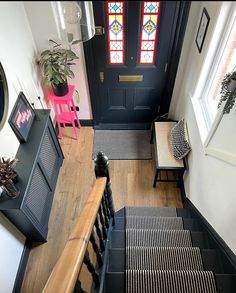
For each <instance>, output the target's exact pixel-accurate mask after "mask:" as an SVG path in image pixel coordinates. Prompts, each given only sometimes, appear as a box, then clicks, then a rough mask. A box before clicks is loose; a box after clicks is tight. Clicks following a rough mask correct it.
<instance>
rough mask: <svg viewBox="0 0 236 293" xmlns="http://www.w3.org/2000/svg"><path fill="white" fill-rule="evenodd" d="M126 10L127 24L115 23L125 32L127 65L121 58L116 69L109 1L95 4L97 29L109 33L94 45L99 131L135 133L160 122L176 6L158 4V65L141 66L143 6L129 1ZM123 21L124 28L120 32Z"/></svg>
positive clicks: (124, 15)
mask: <svg viewBox="0 0 236 293" xmlns="http://www.w3.org/2000/svg"><path fill="white" fill-rule="evenodd" d="M108 2H109V1H108ZM116 3H117V4H119V3H120V2H116ZM152 3H155V2H152ZM149 4H151V2H145V5H149ZM123 5H124V6H123V20H121V18H117V19H118V21H117V22H116V21H115V22H112V25H113V28H114V29H115V30H117V31H118V30H120V29H121V28H122V30H123V37H121V41H122V42H123V48H122V49H123V63H122V57H121V58H120V60H121V64H119V60H118V63H117V64H111V59H112V58H111V53H110V51H109V41H110V39H111V36H110V35H109V29H110V25H111V24H110V23H111V22H110V23H109V20H108V4H107V3H106V2H104V1H94V2H93V6H94V15H95V23H96V26H102V27H104V32H105V34H102V35H100V34H99V35H96V36H95V37H94V38H93V39H92V40H91V41H90V42H91V48H92V55H93V57H94V61H93V62H94V71H95V72H94V76H95V80H94V82H95V85H94V86H95V88H96V90H95V91H96V99H93V100H95V105H94V107H95V108H96V111H95V113H94V114H95V116H96V117H95V121H96V124H97V125H99V124H103V125H106V124H107V125H108V124H123V125H126V126H127V128H132V127H130V125H135V124H145V123H150V122H151V121H152V120H153V119H154V118H155V117H156V116H157V114H158V111H159V107H160V105H161V100H162V99H163V98H164V97H163V91H164V87H165V84H166V79H167V74H166V66H167V63H168V58H169V56H170V50H171V46H170V44H171V37H172V31H173V22H174V16H175V9H176V2H167V1H166V2H160V3H159V4H158V5H159V8H158V11H159V15H158V21H157V26H156V27H157V30H156V32H157V33H156V39H157V41H156V45H155V48H154V61H153V64H140V50H141V47H142V44H141V41H142V29H143V27H144V25H143V23H144V22H143V17H145V16H144V15H143V14H142V10H144V3H143V2H142V1H125V2H123ZM148 17H149V16H148ZM119 21H120V22H122V23H121V25H120V26H119ZM145 21H146V22H145V26H146V27H145V29H146V30H147V31H148V29H149V31H151V30H152V29H153V27H155V24H154V23H153V22H152V21H151V18H150V20H149V19H148V20H145ZM149 31H148V33H149ZM151 34H153V33H152V32H151V33H150V35H151ZM142 49H143V47H142ZM144 49H145V47H144ZM144 53H145V52H144ZM113 60H114V58H113Z"/></svg>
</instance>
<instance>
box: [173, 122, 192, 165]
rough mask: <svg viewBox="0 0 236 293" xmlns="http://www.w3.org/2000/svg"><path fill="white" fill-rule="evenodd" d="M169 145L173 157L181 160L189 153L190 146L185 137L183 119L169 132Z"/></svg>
mask: <svg viewBox="0 0 236 293" xmlns="http://www.w3.org/2000/svg"><path fill="white" fill-rule="evenodd" d="M170 144H171V148H172V153H173V156H174V157H175V159H176V160H181V159H183V158H184V157H186V156H187V154H188V153H189V152H190V151H191V147H190V144H189V142H188V139H187V137H186V130H185V123H184V119H181V120H180V121H179V122H178V123H177V124H176V125H175V126H174V127H173V128H172V129H171V131H170Z"/></svg>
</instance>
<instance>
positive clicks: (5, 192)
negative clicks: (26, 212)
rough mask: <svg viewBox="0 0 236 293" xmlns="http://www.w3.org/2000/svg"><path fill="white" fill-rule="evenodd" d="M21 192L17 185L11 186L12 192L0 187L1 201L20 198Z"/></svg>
mask: <svg viewBox="0 0 236 293" xmlns="http://www.w3.org/2000/svg"><path fill="white" fill-rule="evenodd" d="M19 194H20V190H19V189H18V188H17V187H16V185H12V186H11V190H10V189H7V188H6V187H5V186H0V200H7V199H14V198H16V197H18V196H19Z"/></svg>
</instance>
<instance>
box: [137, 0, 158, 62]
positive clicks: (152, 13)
mask: <svg viewBox="0 0 236 293" xmlns="http://www.w3.org/2000/svg"><path fill="white" fill-rule="evenodd" d="M159 12H160V2H159V1H143V2H142V23H141V44H140V57H139V63H140V64H153V63H154V56H155V48H156V42H157V31H158V17H159Z"/></svg>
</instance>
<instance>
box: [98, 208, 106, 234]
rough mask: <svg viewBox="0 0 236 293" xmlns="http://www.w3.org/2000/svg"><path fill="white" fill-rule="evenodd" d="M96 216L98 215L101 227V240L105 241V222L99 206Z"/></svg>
mask: <svg viewBox="0 0 236 293" xmlns="http://www.w3.org/2000/svg"><path fill="white" fill-rule="evenodd" d="M98 214H99V218H100V223H101V226H102V235H103V239H104V240H105V239H107V231H106V226H105V221H104V218H103V213H102V208H101V206H100V207H99V209H98Z"/></svg>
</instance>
